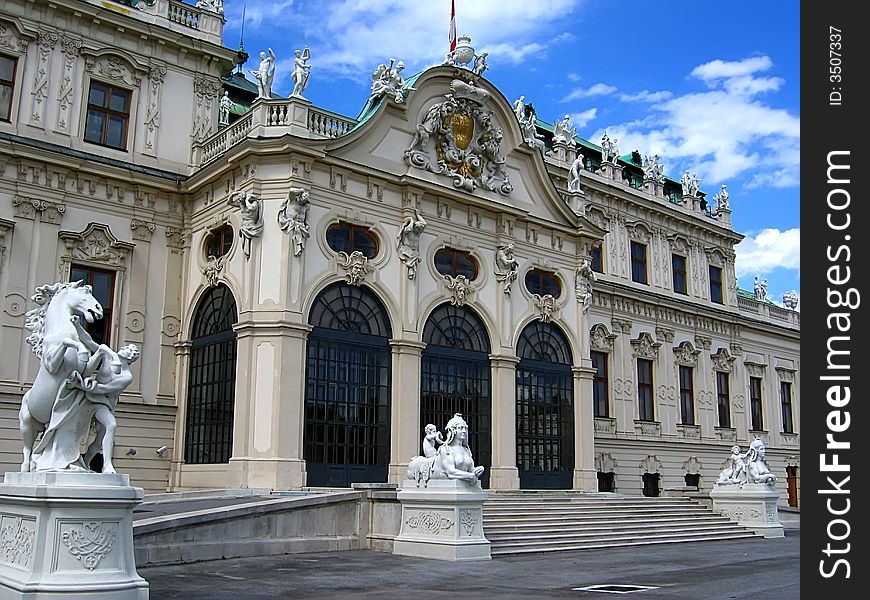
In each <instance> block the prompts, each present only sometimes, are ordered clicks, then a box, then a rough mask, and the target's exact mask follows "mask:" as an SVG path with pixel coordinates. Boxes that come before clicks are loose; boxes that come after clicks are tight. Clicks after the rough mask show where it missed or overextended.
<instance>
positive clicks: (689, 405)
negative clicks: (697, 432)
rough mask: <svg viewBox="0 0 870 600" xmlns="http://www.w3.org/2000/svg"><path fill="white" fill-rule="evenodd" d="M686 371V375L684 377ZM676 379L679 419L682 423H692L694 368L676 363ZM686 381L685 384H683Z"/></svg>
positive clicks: (693, 418)
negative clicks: (678, 397)
mask: <svg viewBox="0 0 870 600" xmlns="http://www.w3.org/2000/svg"><path fill="white" fill-rule="evenodd" d="M687 373H688V375H687V376H686V377H685V378H684V375H686V374H687ZM677 379H678V380H679V385H680V421H681V422H682V424H683V425H694V424H695V369H694V368H693V367H689V366H686V365H678V369H677ZM686 379H687V381H686ZM686 383H687V385H684V384H686Z"/></svg>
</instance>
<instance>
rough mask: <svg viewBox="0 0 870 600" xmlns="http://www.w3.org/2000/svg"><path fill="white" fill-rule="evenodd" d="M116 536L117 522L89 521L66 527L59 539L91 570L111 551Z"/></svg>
mask: <svg viewBox="0 0 870 600" xmlns="http://www.w3.org/2000/svg"><path fill="white" fill-rule="evenodd" d="M117 536H118V532H117V523H108V522H98V521H90V522H84V523H81V524H78V525H76V526H73V527H71V528H69V529H67V530H66V531H64V532H63V534H62V535H61V540H63V545H64V546H66V548H67V550H68V551H69V553H70V554H72V555H73V556H75V557H76V558H77V559H78V560H79V561H81V563H82V565H84V567H85V568H86V569H87V570H89V571H93V570H94V569H96V568H97V566H98V565H99V564H100V560H102V559H103V557H104V556H106V555H107V554H109V553H110V552H111V551H112V548H113V546H114V545H115V540H116V539H117Z"/></svg>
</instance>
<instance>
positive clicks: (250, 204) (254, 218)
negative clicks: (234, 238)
mask: <svg viewBox="0 0 870 600" xmlns="http://www.w3.org/2000/svg"><path fill="white" fill-rule="evenodd" d="M227 204H229V205H230V206H233V207H235V208H238V209H239V211H240V212H241V213H242V225H241V227H239V239H240V240H241V245H242V252H244V253H245V258H250V257H251V242H252V240H253V239H254V238H255V237H259V235H260V234H261V233H263V203H262V201H261V200H260V198H258V197H257V196H255V195H254V194H252V193H251V192H233V193H232V194H230V196H229V198H227Z"/></svg>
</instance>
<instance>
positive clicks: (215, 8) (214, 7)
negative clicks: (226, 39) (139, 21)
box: [149, 0, 224, 15]
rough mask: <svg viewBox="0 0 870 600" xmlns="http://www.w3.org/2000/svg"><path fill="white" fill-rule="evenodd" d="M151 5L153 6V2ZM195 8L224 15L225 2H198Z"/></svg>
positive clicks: (219, 0) (216, 0)
mask: <svg viewBox="0 0 870 600" xmlns="http://www.w3.org/2000/svg"><path fill="white" fill-rule="evenodd" d="M149 4H153V2H152V3H149ZM195 6H196V7H197V8H201V9H203V10H208V11H211V12H213V13H217V14H219V15H222V14H224V0H196V5H195Z"/></svg>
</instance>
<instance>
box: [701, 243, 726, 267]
mask: <svg viewBox="0 0 870 600" xmlns="http://www.w3.org/2000/svg"><path fill="white" fill-rule="evenodd" d="M704 252H705V253H706V254H707V262H709V263H710V264H711V265H713V266H714V267H724V266H725V253H724V252H723V251H722V249H721V248H704Z"/></svg>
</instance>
